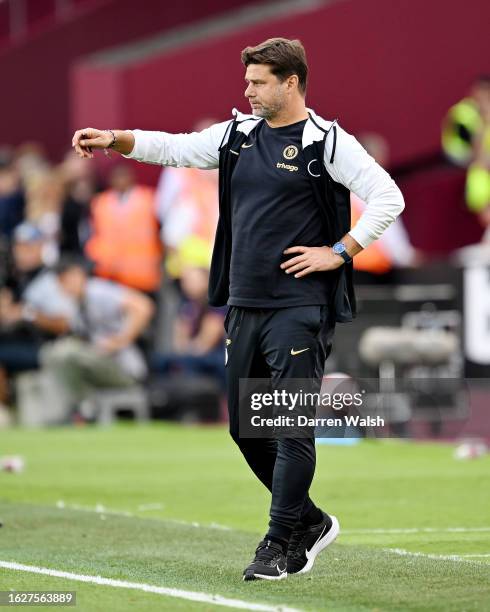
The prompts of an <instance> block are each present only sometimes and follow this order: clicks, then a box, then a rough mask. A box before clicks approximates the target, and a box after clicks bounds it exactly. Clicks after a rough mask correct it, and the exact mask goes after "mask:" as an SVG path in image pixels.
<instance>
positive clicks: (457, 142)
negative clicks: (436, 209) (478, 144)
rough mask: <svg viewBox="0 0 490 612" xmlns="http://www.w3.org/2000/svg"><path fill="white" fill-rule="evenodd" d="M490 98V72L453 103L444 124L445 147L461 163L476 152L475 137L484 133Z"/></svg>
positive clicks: (443, 144) (468, 160)
mask: <svg viewBox="0 0 490 612" xmlns="http://www.w3.org/2000/svg"><path fill="white" fill-rule="evenodd" d="M489 100H490V75H482V76H480V77H479V78H478V79H476V81H475V82H474V83H473V86H472V88H471V94H470V95H469V96H468V97H467V98H464V99H463V100H461V101H460V102H458V103H457V104H455V105H454V106H452V107H451V108H450V109H449V111H448V112H447V115H446V117H445V118H444V121H443V124H442V148H443V151H444V153H445V154H446V156H447V157H448V158H449V159H450V160H451V161H452V162H453V163H455V164H456V165H458V166H463V167H465V166H468V164H470V163H471V162H472V161H473V160H474V155H475V139H476V138H477V137H478V134H481V132H482V129H483V126H484V123H485V121H487V122H488V118H487V119H486V120H485V115H486V112H487V111H486V109H487V108H488V105H489ZM488 146H489V147H490V144H489V145H488Z"/></svg>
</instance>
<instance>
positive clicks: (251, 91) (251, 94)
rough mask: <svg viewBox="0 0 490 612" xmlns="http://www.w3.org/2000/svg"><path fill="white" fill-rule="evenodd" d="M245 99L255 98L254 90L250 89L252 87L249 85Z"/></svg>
mask: <svg viewBox="0 0 490 612" xmlns="http://www.w3.org/2000/svg"><path fill="white" fill-rule="evenodd" d="M245 97H246V98H253V90H252V88H251V87H250V85H248V87H247V89H246V90H245Z"/></svg>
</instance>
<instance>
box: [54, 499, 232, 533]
mask: <svg viewBox="0 0 490 612" xmlns="http://www.w3.org/2000/svg"><path fill="white" fill-rule="evenodd" d="M56 508H58V509H59V510H77V511H79V512H89V513H92V514H100V515H105V514H108V515H112V516H124V517H126V518H128V517H129V518H141V519H144V520H152V521H160V522H162V523H173V524H175V525H184V526H185V527H198V528H199V529H218V530H220V531H235V530H234V529H233V528H232V527H228V526H227V525H221V524H219V523H209V524H203V523H197V522H196V521H192V522H191V521H181V520H179V519H171V518H160V517H156V516H155V517H153V516H152V517H150V518H147V517H140V516H138V515H137V514H134V512H128V511H127V510H115V509H111V508H107V507H106V506H104V505H102V504H96V505H95V506H82V505H80V504H69V503H65V502H64V501H63V500H59V501H57V502H56ZM138 510H139V511H140V512H144V511H145V510H146V509H142V507H141V506H139V507H138Z"/></svg>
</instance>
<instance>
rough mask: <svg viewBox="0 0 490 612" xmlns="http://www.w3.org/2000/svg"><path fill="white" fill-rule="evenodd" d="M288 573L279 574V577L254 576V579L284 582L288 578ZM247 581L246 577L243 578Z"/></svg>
mask: <svg viewBox="0 0 490 612" xmlns="http://www.w3.org/2000/svg"><path fill="white" fill-rule="evenodd" d="M287 577H288V573H287V572H284V573H283V574H279V576H266V575H265V574H254V578H255V579H257V578H259V579H260V580H283V578H287ZM243 579H244V580H245V577H244V578H243Z"/></svg>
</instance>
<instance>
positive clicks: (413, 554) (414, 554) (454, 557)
mask: <svg viewBox="0 0 490 612" xmlns="http://www.w3.org/2000/svg"><path fill="white" fill-rule="evenodd" d="M382 550H383V551H384V552H388V553H393V554H394V555H400V556H402V557H422V558H426V559H435V560H437V561H457V562H458V563H473V564H475V563H476V564H477V565H484V566H488V564H487V563H479V562H478V561H472V560H471V559H467V558H466V557H465V556H464V555H436V554H433V553H423V552H412V551H410V550H405V549H404V548H383V549H382ZM471 556H472V557H473V556H476V555H471Z"/></svg>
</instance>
